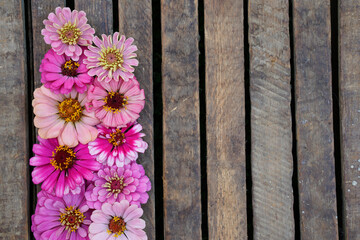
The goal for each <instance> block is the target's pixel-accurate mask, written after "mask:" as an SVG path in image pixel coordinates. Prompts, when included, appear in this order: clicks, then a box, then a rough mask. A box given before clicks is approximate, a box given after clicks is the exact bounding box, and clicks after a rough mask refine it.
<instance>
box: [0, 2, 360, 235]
mask: <svg viewBox="0 0 360 240" xmlns="http://www.w3.org/2000/svg"><path fill="white" fill-rule="evenodd" d="M57 6H69V7H70V8H72V9H78V10H84V11H86V13H87V16H88V19H89V22H90V24H91V25H92V26H93V27H94V28H95V29H96V32H97V34H98V35H100V34H101V33H105V34H111V33H113V32H115V31H119V32H120V33H121V34H125V35H126V36H128V37H129V36H132V37H133V38H135V42H136V45H137V46H138V48H139V51H138V56H139V61H140V65H139V67H138V68H137V69H136V76H137V78H138V80H139V81H140V84H141V87H142V88H144V89H145V94H146V98H147V103H146V107H145V109H144V111H143V112H142V113H141V119H140V122H141V124H142V125H143V126H144V131H145V133H146V134H147V136H146V139H145V140H146V141H147V142H148V143H149V148H148V150H147V151H146V153H145V154H143V155H141V157H140V159H139V162H140V163H142V164H143V165H144V166H145V169H146V173H147V175H148V176H149V177H150V179H151V181H152V185H153V189H152V191H151V192H150V199H149V202H148V203H147V204H146V205H145V206H144V211H145V214H144V218H145V220H146V224H147V227H146V231H147V233H148V236H149V239H160V240H161V239H187V240H199V239H213V240H218V239H225V240H229V239H230V240H231V239H234V240H238V239H264V240H269V239H274V240H281V239H306V240H307V239H309V240H322V239H325V240H335V239H351V240H359V239H360V199H359V198H360V188H359V187H360V0H334V1H330V0H161V1H160V0H153V1H151V0H97V1H95V0H92V1H88V0H67V1H64V0H48V1H41V0H32V1H26V0H10V1H9V0H0V13H1V14H0V16H1V17H0V33H1V37H0V71H1V72H0V76H1V79H0V94H1V97H0V113H1V114H0V115H1V117H0V139H1V147H0V155H1V160H0V161H1V162H0V166H1V168H0V209H1V211H0V239H7V240H18V239H33V237H32V234H31V231H30V225H31V222H30V216H31V214H32V213H33V211H34V207H35V204H36V191H37V187H36V186H34V185H32V183H31V178H30V176H31V175H30V174H31V170H32V169H31V167H29V165H28V160H29V158H30V157H31V156H32V152H31V148H32V144H33V143H34V142H35V136H36V131H35V129H34V127H33V122H32V121H33V115H32V108H31V100H32V93H33V90H34V89H35V88H37V87H39V86H40V73H39V71H38V69H39V65H40V62H41V59H42V58H43V56H44V54H45V52H46V51H47V50H48V49H49V46H47V45H46V44H45V43H44V41H43V38H42V36H41V34H40V31H41V29H42V28H43V24H42V21H43V19H45V18H47V15H48V14H49V13H50V12H52V11H54V9H55V7H57Z"/></svg>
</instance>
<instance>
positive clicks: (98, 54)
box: [84, 32, 139, 82]
mask: <svg viewBox="0 0 360 240" xmlns="http://www.w3.org/2000/svg"><path fill="white" fill-rule="evenodd" d="M93 41H94V43H95V45H96V47H94V46H89V47H88V48H89V50H85V55H86V56H87V59H84V63H85V64H86V66H87V68H88V69H90V71H89V75H90V76H95V75H97V76H98V77H99V81H103V80H105V82H110V81H111V80H112V79H114V80H115V81H119V80H120V79H121V78H122V79H123V80H124V81H129V80H130V79H131V78H133V77H134V74H133V72H134V68H133V67H132V66H137V65H138V64H139V61H138V60H136V59H133V58H135V57H136V54H135V53H134V52H135V51H136V50H137V47H136V46H135V45H131V44H132V43H133V42H134V39H133V38H128V39H126V40H125V36H121V37H120V39H119V33H118V32H116V33H114V35H113V36H111V35H109V36H106V35H105V34H103V35H102V41H101V40H100V39H99V38H98V37H94V39H93Z"/></svg>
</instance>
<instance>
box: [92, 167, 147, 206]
mask: <svg viewBox="0 0 360 240" xmlns="http://www.w3.org/2000/svg"><path fill="white" fill-rule="evenodd" d="M92 181H93V183H94V184H93V185H90V186H89V187H88V189H87V191H86V193H85V197H86V200H87V201H88V205H89V207H90V208H95V209H100V208H101V205H102V204H103V203H104V202H107V203H110V204H113V203H114V202H120V201H121V200H124V199H126V200H128V201H129V203H130V204H136V205H137V206H138V207H140V204H145V203H146V202H147V201H148V199H149V195H148V194H147V192H148V191H150V189H151V183H150V180H149V178H148V177H147V176H146V175H145V170H144V168H143V166H141V165H139V164H137V163H132V164H129V165H125V166H124V167H116V166H112V167H104V168H103V169H100V170H99V171H98V172H97V173H95V174H94V178H93V180H92Z"/></svg>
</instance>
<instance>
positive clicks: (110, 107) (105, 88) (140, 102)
mask: <svg viewBox="0 0 360 240" xmlns="http://www.w3.org/2000/svg"><path fill="white" fill-rule="evenodd" d="M88 99H89V101H90V102H91V103H88V104H87V105H86V106H87V109H88V111H91V110H93V111H95V116H96V117H97V118H98V119H99V120H100V121H101V122H102V123H103V124H104V125H105V126H106V127H118V126H121V125H125V124H127V123H129V122H134V121H135V120H136V119H138V118H139V116H140V115H139V113H140V112H141V110H142V109H143V108H144V105H145V100H144V99H145V94H144V90H143V89H140V87H139V83H138V81H136V79H135V78H134V79H132V80H131V81H128V82H125V81H123V80H120V81H118V82H115V81H111V82H109V83H107V82H99V81H97V78H95V81H94V85H91V86H90V88H89V91H88Z"/></svg>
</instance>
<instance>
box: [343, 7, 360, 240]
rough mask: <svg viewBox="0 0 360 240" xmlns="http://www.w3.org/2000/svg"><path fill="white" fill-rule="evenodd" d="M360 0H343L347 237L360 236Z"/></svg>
mask: <svg viewBox="0 0 360 240" xmlns="http://www.w3.org/2000/svg"><path fill="white" fill-rule="evenodd" d="M359 12H360V1H359V0H355V1H350V0H343V1H339V19H340V21H339V33H340V34H339V47H340V51H339V63H340V69H339V70H340V71H339V73H340V74H339V87H340V117H341V119H340V122H341V153H342V174H343V182H342V183H343V196H344V199H343V203H344V228H345V239H360V228H359V226H360V204H359V199H360V140H359V139H360V128H359V126H360V81H359V76H360V67H359V62H360V41H359V39H360V27H359V26H360V15H359Z"/></svg>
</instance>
